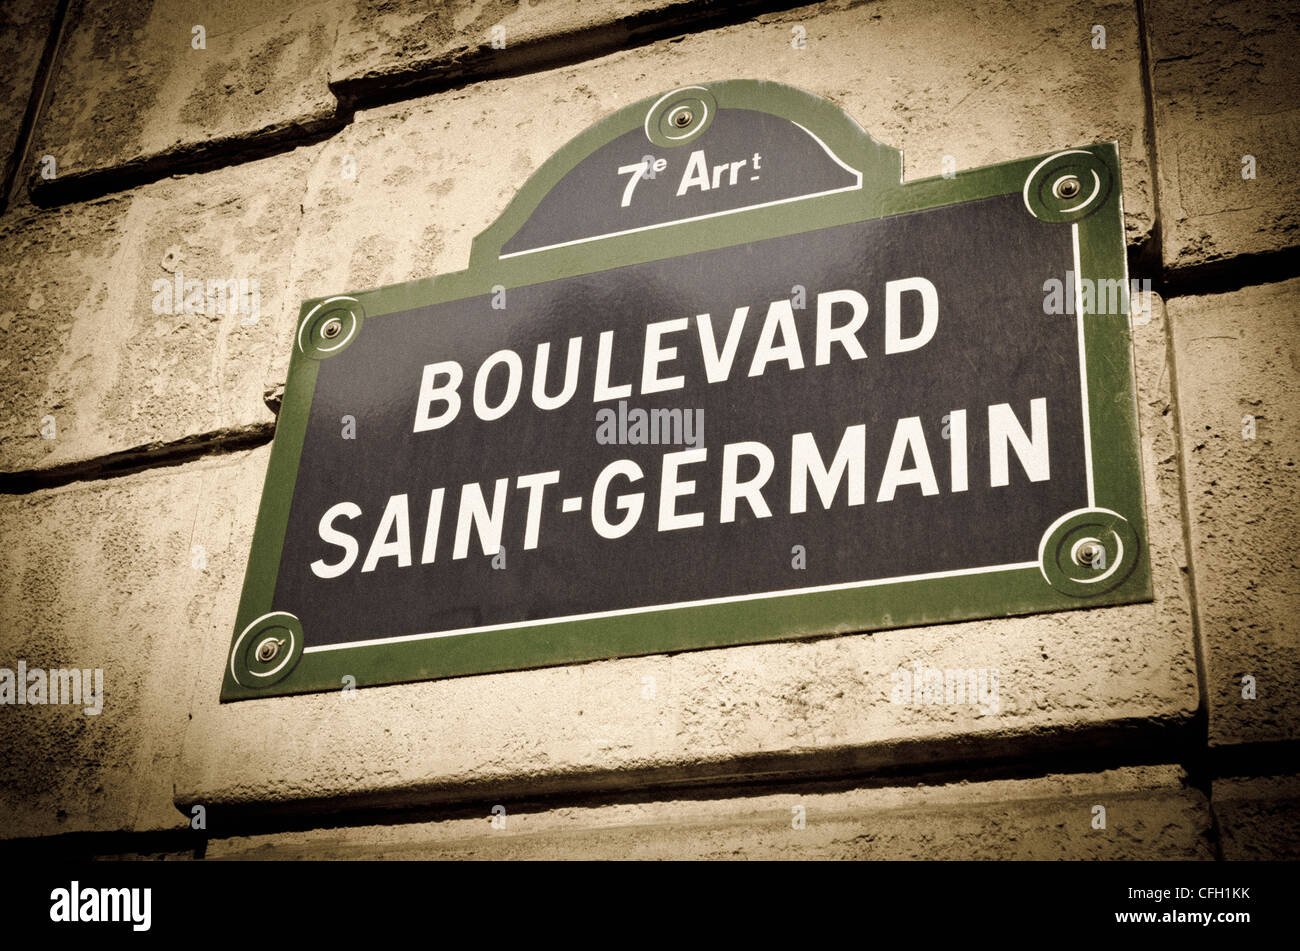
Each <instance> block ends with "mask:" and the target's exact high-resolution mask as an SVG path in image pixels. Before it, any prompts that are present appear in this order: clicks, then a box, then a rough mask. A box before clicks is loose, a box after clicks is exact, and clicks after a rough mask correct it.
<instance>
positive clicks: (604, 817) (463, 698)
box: [0, 0, 1300, 859]
mask: <svg viewBox="0 0 1300 951" xmlns="http://www.w3.org/2000/svg"><path fill="white" fill-rule="evenodd" d="M200 27H201V28H202V29H201V30H200V29H198V28H200ZM1098 27H1101V28H1102V30H1101V31H1100V32H1099V31H1098V29H1097V28H1098ZM494 41H495V43H496V45H495V46H494ZM1298 47H1300V7H1298V6H1297V5H1296V4H1292V3H1271V2H1267V0H1250V2H1245V0H1235V2H1227V3H1215V4H1207V3H1201V2H1195V0H1114V2H1101V3H1084V2H1075V0H1047V2H1043V3H1037V4H1026V5H1022V6H1012V5H1010V4H1007V3H1004V2H999V0H974V2H955V0H874V2H856V0H831V2H825V3H818V4H812V5H808V6H795V5H791V4H786V3H774V2H767V3H763V2H750V3H735V4H717V3H705V2H700V0H632V2H615V0H596V2H582V3H579V2H578V0H533V2H528V0H524V2H514V0H496V2H483V3H474V2H464V0H454V2H447V3H441V4H437V3H435V4H429V3H412V4H409V5H405V6H403V5H401V4H390V3H380V2H378V0H325V2H320V0H315V2H310V3H309V2H305V0H287V2H283V3H279V4H275V5H272V6H267V5H266V4H263V3H261V2H258V0H213V2H200V3H194V2H182V0H153V2H150V0H105V2H100V3H90V2H89V0H70V2H69V3H67V4H66V10H64V9H62V7H61V6H60V5H59V4H56V3H54V2H42V0H12V2H10V3H7V4H6V6H5V8H4V9H3V10H2V11H0V54H4V56H5V59H6V62H7V64H8V65H7V66H6V70H5V71H4V73H3V74H0V150H3V153H4V159H5V162H6V164H5V165H4V168H5V170H6V175H7V177H6V181H5V196H4V200H5V206H4V210H3V214H0V292H2V293H3V297H2V299H0V394H2V396H0V539H2V541H3V543H2V544H0V584H3V586H4V587H3V596H2V597H0V667H9V668H14V667H16V665H17V664H18V662H19V661H22V662H24V663H25V664H26V665H27V666H28V667H29V668H46V669H54V668H71V667H77V668H91V669H100V670H102V671H103V678H104V685H105V689H104V692H105V696H104V702H103V710H102V712H100V713H98V714H96V715H86V714H85V713H83V711H82V710H80V709H78V708H71V707H65V706H51V705H47V706H16V705H0V849H3V848H10V849H24V848H41V849H47V850H48V849H60V850H64V851H66V852H68V853H70V854H89V855H101V856H122V857H136V856H159V857H173V858H195V857H211V858H218V857H220V858H263V857H265V858H298V857H310V858H374V857H394V858H417V857H446V858H450V857H457V858H472V857H478V858H584V857H594V858H621V857H646V858H694V857H710V858H713V857H717V858H737V857H749V858H801V857H810V858H885V859H906V858H990V859H994V858H1080V859H1083V858H1102V859H1106V858H1123V859H1163V858H1194V859H1237V858H1297V857H1300V776H1297V774H1296V773H1295V763H1296V762H1300V758H1298V757H1297V755H1296V754H1297V751H1300V684H1298V678H1300V571H1298V570H1297V569H1298V568H1300V541H1298V539H1300V502H1298V501H1297V499H1298V496H1300V493H1298V492H1297V480H1298V478H1300V477H1298V475H1297V470H1296V465H1297V456H1298V455H1300V188H1297V186H1296V180H1297V173H1300V167H1297V166H1298V164H1300V163H1297V160H1296V158H1295V156H1296V154H1297V150H1298V149H1300V105H1297V103H1300V78H1298V77H1300V69H1297V68H1296V67H1297V66H1298V65H1300V53H1297V48H1298ZM731 78H751V79H765V80H774V81H778V82H782V83H786V84H789V85H793V86H797V87H799V88H802V89H805V90H807V91H809V92H812V93H814V94H817V95H819V96H822V97H825V98H826V99H829V100H830V101H832V102H834V103H835V104H836V105H838V106H839V107H840V108H842V109H843V110H844V111H845V112H846V113H847V114H848V115H849V116H851V117H852V118H853V119H854V120H856V121H857V122H858V123H860V124H861V125H862V126H863V127H864V128H865V129H867V130H868V131H869V132H870V133H871V134H872V135H873V136H875V138H877V139H878V140H880V141H882V142H885V143H887V144H888V145H890V146H893V147H895V148H898V149H901V150H902V152H903V167H904V175H905V177H906V178H907V179H908V180H911V179H915V178H923V177H928V176H932V175H936V174H939V173H940V172H941V170H942V169H943V168H944V163H945V161H950V162H951V163H953V164H955V167H956V168H957V169H966V168H974V167H978V166H981V165H987V164H993V163H998V162H1004V161H1008V160H1011V159H1016V158H1022V157H1025V156H1030V155H1034V154H1038V153H1048V152H1052V151H1056V150H1059V149H1063V148H1068V147H1071V146H1078V145H1083V144H1089V143H1093V142H1109V141H1115V142H1117V143H1118V145H1119V150H1120V156H1121V162H1122V170H1123V183H1124V193H1123V207H1124V212H1125V229H1126V235H1127V240H1128V245H1129V265H1130V271H1131V276H1133V277H1135V278H1139V279H1150V280H1151V281H1152V284H1153V288H1154V291H1153V293H1152V295H1151V297H1150V304H1151V306H1150V312H1149V320H1148V319H1146V318H1145V317H1143V318H1142V319H1141V320H1138V321H1135V324H1134V326H1133V347H1134V359H1135V367H1136V380H1137V388H1138V409H1139V422H1140V426H1141V432H1142V461H1143V471H1144V479H1145V488H1146V500H1147V517H1148V522H1149V528H1150V538H1149V543H1150V556H1151V564H1152V572H1153V578H1154V582H1153V583H1154V590H1155V599H1154V601H1153V602H1152V603H1149V604H1137V605H1126V606H1121V607H1111V608H1101V609H1094V610H1088V611H1072V612H1065V613H1060V614H1048V615H1037V616H1031V617H1020V618H1006V619H997V620H988V621H976V622H964V623H957V624H946V625H940V626H934V627H921V628H908V629H900V630H891V631H882V632H875V633H873V634H859V635H848V636H842V637H833V638H825V639H819V640H813V641H804V642H785V643H768V644H758V645H751V646H743V647H733V648H726V649H715V650H704V651H694V652H687V653H679V654H673V655H654V656H648V657H638V658H625V659H618V660H609V661H600V662H595V663H588V664H581V665H572V666H567V667H553V668H547V669H541V670H530V671H518V672H510V673H500V674H489V675H480V676H475V677H465V678H459V679H453V680H444V681H433V682H427V683H420V684H411V685H402V686H392V687H374V688H365V689H363V690H360V691H358V692H357V693H356V694H355V695H354V696H352V697H350V698H348V697H344V696H343V695H341V694H337V695H336V694H315V695H307V696H298V697H281V698H267V699H259V700H255V701H251V702H246V703H237V704H226V705H222V704H220V703H218V691H219V687H220V682H221V675H222V668H223V665H224V662H225V660H226V656H227V650H228V648H229V644H230V636H231V632H232V627H233V625H234V619H235V611H236V607H237V602H238V598H239V592H240V588H241V586H242V583H243V579H244V570H245V566H246V563H247V557H248V552H249V548H250V544H251V536H252V529H253V523H254V519H255V516H256V511H257V505H258V500H259V496H260V493H261V489H262V483H263V479H264V476H265V472H266V466H267V460H268V458H269V446H270V441H271V438H272V436H273V434H274V429H275V420H276V412H277V410H278V408H279V400H280V395H281V393H282V392H283V387H284V383H285V375H286V372H287V368H288V358H289V354H290V348H291V340H292V336H293V333H294V329H295V326H296V322H297V315H298V304H299V302H300V301H302V300H303V299H306V298H309V297H319V296H322V295H325V294H329V293H335V292H342V291H346V290H350V289H359V288H369V287H376V286H379V285H383V284H388V283H394V282H400V281H407V280H411V279H414V278H419V277H426V276H430V275H433V274H437V273H445V272H450V271H456V270H461V269H463V268H464V267H465V266H466V264H467V261H468V257H469V249H470V242H471V241H472V239H473V238H474V236H475V235H476V234H478V233H479V232H480V231H482V230H483V229H484V228H486V227H487V226H488V225H489V224H490V223H491V222H492V221H493V220H494V219H495V218H496V217H497V216H498V215H499V214H500V213H501V212H502V210H503V209H504V208H505V206H506V204H507V203H508V201H509V200H510V198H511V197H512V196H513V195H514V194H515V193H516V191H517V190H518V189H519V188H520V187H521V186H522V185H523V183H524V182H525V180H526V179H527V178H528V176H529V175H530V174H531V173H532V172H533V171H534V170H535V169H536V168H537V167H538V166H539V165H540V164H541V163H542V162H543V161H544V160H545V159H546V158H547V157H548V156H550V155H551V154H552V153H553V152H554V151H556V150H557V149H558V148H559V147H561V146H562V145H563V144H564V143H565V142H567V141H568V140H569V139H570V138H572V137H573V136H574V135H576V134H577V133H578V132H580V131H581V130H582V129H584V128H586V127H587V126H589V125H591V124H592V123H594V122H596V121H598V120H599V119H601V118H603V117H604V116H606V115H608V114H610V113H612V112H614V111H616V110H617V109H619V108H621V107H623V106H626V105H628V104H630V103H632V102H635V101H637V100H639V99H642V98H644V97H646V96H648V95H651V94H653V93H656V92H663V91H667V90H670V89H673V88H675V87H678V86H682V85H686V84H690V83H698V82H708V81H710V80H721V79H731ZM1248 157H1250V158H1249V159H1248ZM177 273H181V274H183V275H185V276H187V277H196V278H202V279H208V278H223V279H224V278H234V279H235V280H237V281H239V280H243V281H247V282H249V285H250V286H251V287H255V288H256V290H257V293H256V297H255V298H254V300H255V301H256V307H255V308H250V312H248V313H224V314H185V313H180V314H174V313H170V312H164V313H159V312H158V310H159V308H158V307H156V306H155V304H156V302H155V291H154V282H155V281H157V280H159V279H165V280H171V279H173V278H174V277H175V275H176V274H177ZM918 663H919V664H923V665H926V666H929V667H937V668H977V669H993V670H997V671H998V680H999V703H998V706H997V709H996V710H988V709H981V708H980V707H979V706H975V705H967V706H958V705H953V706H945V705H928V704H927V705H922V706H913V705H908V704H896V703H892V702H891V698H890V693H891V688H892V686H893V681H892V680H891V677H890V675H891V673H893V672H894V671H895V670H897V669H898V668H900V667H910V666H911V665H913V664H918ZM1099 809H1100V811H1099ZM1103 817H1104V822H1103V821H1101V820H1102V818H1103ZM494 820H495V821H494Z"/></svg>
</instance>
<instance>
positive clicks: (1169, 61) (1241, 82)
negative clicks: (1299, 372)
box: [1146, 0, 1300, 269]
mask: <svg viewBox="0 0 1300 951" xmlns="http://www.w3.org/2000/svg"><path fill="white" fill-rule="evenodd" d="M1146 22H1147V28H1148V33H1149V42H1150V47H1151V60H1152V67H1151V69H1152V79H1153V86H1154V90H1155V102H1154V110H1155V133H1156V155H1157V162H1158V165H1159V179H1160V185H1159V188H1160V202H1159V204H1160V218H1161V230H1162V238H1163V241H1162V243H1163V245H1164V248H1163V255H1164V263H1165V266H1166V267H1167V268H1173V269H1181V268H1189V267H1194V266H1197V265H1206V264H1213V263H1216V262H1221V261H1223V260H1224V259H1226V258H1230V257H1233V256H1234V255H1240V254H1258V253H1263V252H1268V251H1275V250H1277V249H1279V248H1286V247H1289V246H1292V245H1294V244H1295V243H1296V240H1297V235H1298V234H1300V206H1297V203H1296V200H1295V195H1296V184H1295V183H1296V174H1297V164H1296V158H1295V157H1296V154H1297V153H1298V152H1300V108H1297V107H1296V103H1297V102H1298V101H1300V71H1297V70H1296V49H1297V46H1300V9H1298V8H1297V7H1296V6H1295V4H1289V3H1269V2H1268V0H1228V2H1224V3H1201V2H1198V0H1151V2H1149V3H1148V4H1147V6H1146ZM1247 155H1252V156H1254V158H1255V163H1256V174H1257V177H1256V178H1254V179H1253V180H1252V179H1246V178H1243V177H1242V172H1243V157H1244V156H1247Z"/></svg>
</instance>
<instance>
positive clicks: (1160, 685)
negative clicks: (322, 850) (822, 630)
mask: <svg viewBox="0 0 1300 951" xmlns="http://www.w3.org/2000/svg"><path fill="white" fill-rule="evenodd" d="M1136 351H1137V371H1138V380H1139V387H1140V409H1141V422H1142V431H1143V459H1144V465H1145V479H1146V487H1147V510H1148V518H1149V520H1150V539H1149V540H1150V545H1151V553H1152V564H1153V572H1154V579H1155V592H1156V600H1155V602H1154V603H1152V604H1137V605H1127V606H1123V607H1115V608H1105V609H1097V610H1092V611H1070V612H1064V613H1060V614H1046V615H1037V616H1033V617H1025V618H1008V619H1004V620H997V621H979V622H970V623H962V624H949V625H941V626H935V627H925V628H911V629H902V630H893V631H882V632H877V633H875V634H862V635H849V636H843V637H834V638H827V639H823V640H817V641H809V642H793V643H770V644H759V645H749V646H744V647H735V648H728V649H717V650H704V651H694V652H688V653H681V654H676V655H667V656H665V655H655V656H649V657H639V658H622V659H618V660H609V661H600V662H595V663H589V664H582V665H574V666H568V667H555V668H548V669H543V670H530V671H515V672H508V673H499V674H487V675H480V676H475V677H464V678H457V679H452V680H443V681H434V682H426V683H419V684H409V685H401V686H392V687H372V688H366V689H363V690H360V691H357V692H356V693H355V694H353V695H350V696H345V695H343V694H341V693H340V694H315V695H307V696H299V697H281V698H267V699H259V700H253V701H247V702H243V703H234V704H225V705H222V704H219V703H217V700H216V686H215V685H217V684H218V683H219V682H220V680H221V674H222V669H223V666H224V664H225V662H226V652H227V649H228V645H229V638H230V630H229V623H230V621H231V617H232V612H233V605H225V604H219V603H217V602H214V605H216V606H215V609H214V611H213V613H212V615H211V617H210V618H208V619H207V620H206V621H198V622H196V623H198V624H201V625H202V630H203V632H204V633H203V640H204V644H205V652H204V656H203V661H202V665H201V668H200V674H199V676H200V682H201V683H206V684H212V685H213V688H212V690H211V692H207V691H204V690H200V691H199V692H198V693H197V694H196V699H195V704H194V708H193V719H192V721H191V722H190V725H189V730H188V733H187V735H186V738H185V751H184V757H183V760H182V764H181V768H180V770H179V772H178V774H177V777H176V794H177V802H178V804H181V805H182V806H185V807H188V806H189V805H191V804H194V803H203V804H207V805H209V806H222V807H228V806H237V807H250V808H266V809H280V808H286V807H290V808H292V807H293V805H294V804H295V803H297V804H298V805H303V803H302V800H307V799H312V800H321V801H324V802H325V803H326V804H327V805H326V808H337V807H339V806H340V805H344V804H350V805H354V806H361V805H376V804H383V805H390V804H411V803H426V802H436V801H443V800H449V799H457V798H465V797H467V796H477V795H480V794H481V795H490V794H494V795H507V794H509V795H534V794H540V793H542V792H544V791H557V790H567V791H573V790H584V789H596V788H629V787H630V786H632V785H636V784H638V783H673V782H701V781H715V780H719V779H726V778H729V777H733V776H738V775H749V776H763V775H777V774H789V773H798V772H801V771H807V772H818V771H821V772H833V771H835V770H845V769H872V768H877V767H882V766H897V765H903V764H915V763H924V762H940V761H945V760H947V761H952V760H963V759H967V758H969V757H971V756H972V755H975V754H976V753H977V752H980V751H982V752H983V753H984V754H986V755H989V754H992V755H1017V754H1023V753H1026V752H1028V751H1030V750H1033V749H1041V748H1043V747H1042V744H1047V745H1050V746H1053V747H1057V748H1063V746H1062V744H1065V743H1068V742H1069V737H1070V736H1071V735H1072V734H1076V733H1078V732H1079V731H1087V730H1089V729H1102V728H1106V727H1109V728H1111V729H1112V730H1114V731H1115V735H1114V736H1113V737H1110V738H1108V740H1107V742H1114V743H1119V744H1122V743H1124V742H1125V739H1123V738H1121V737H1120V734H1122V733H1124V731H1126V730H1128V729H1129V727H1130V726H1131V725H1132V724H1133V723H1134V722H1136V721H1143V722H1147V723H1151V724H1155V725H1157V726H1159V725H1164V726H1177V725H1179V724H1183V723H1186V722H1187V721H1188V720H1189V719H1190V717H1191V716H1192V714H1193V712H1194V711H1195V709H1196V706H1197V702H1198V699H1197V692H1196V674H1195V659H1194V647H1193V637H1192V622H1191V611H1190V603H1189V597H1188V595H1187V593H1186V591H1185V581H1184V575H1185V562H1184V557H1183V551H1182V533H1181V527H1180V524H1179V507H1180V502H1179V496H1180V492H1179V480H1178V460H1177V452H1176V450H1175V441H1174V433H1173V420H1172V415H1171V414H1170V413H1169V396H1168V390H1167V387H1168V373H1167V368H1166V366H1165V357H1166V347H1165V337H1164V326H1163V316H1162V309H1161V307H1160V306H1159V301H1156V302H1155V306H1154V307H1153V308H1152V319H1151V321H1150V322H1149V323H1147V324H1145V325H1142V326H1139V327H1138V328H1137V331H1136ZM248 504H249V505H252V504H253V500H252V499H251V498H250V500H249V502H248ZM916 662H920V663H923V664H926V665H929V666H933V667H941V668H949V667H952V668H972V667H974V668H981V667H983V668H996V669H997V670H998V671H999V678H1000V687H999V690H1000V697H999V710H998V711H997V712H996V713H994V712H991V711H981V710H980V708H979V707H978V706H960V707H953V706H933V705H927V706H923V707H913V706H910V705H896V704H893V703H891V702H890V689H891V686H892V682H891V680H890V674H891V673H892V672H893V671H895V670H897V669H898V668H899V667H901V666H908V665H911V664H913V663H916ZM646 677H652V678H654V683H655V691H654V696H653V697H652V698H646V697H645V696H644V695H643V690H644V678H646ZM430 711H436V715H434V714H431V713H430ZM1044 737H1047V738H1048V739H1044ZM1132 742H1138V740H1137V739H1136V738H1134V739H1133V740H1132ZM1036 743H1037V744H1040V745H1038V746H1035V744H1036ZM489 791H490V792H489Z"/></svg>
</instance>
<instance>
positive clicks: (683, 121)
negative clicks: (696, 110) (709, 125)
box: [673, 109, 695, 129]
mask: <svg viewBox="0 0 1300 951" xmlns="http://www.w3.org/2000/svg"><path fill="white" fill-rule="evenodd" d="M694 119H695V116H694V115H693V114H692V113H691V110H689V109H682V110H681V111H680V112H677V113H676V114H674V115H673V125H675V126H677V128H679V129H685V128H686V127H687V126H688V125H690V124H691V122H692V121H693V120H694Z"/></svg>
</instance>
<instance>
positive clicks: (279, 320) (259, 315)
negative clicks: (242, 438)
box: [0, 148, 316, 473]
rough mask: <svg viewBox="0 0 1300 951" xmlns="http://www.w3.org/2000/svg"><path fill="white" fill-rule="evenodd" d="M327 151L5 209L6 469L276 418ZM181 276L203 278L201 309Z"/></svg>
mask: <svg viewBox="0 0 1300 951" xmlns="http://www.w3.org/2000/svg"><path fill="white" fill-rule="evenodd" d="M315 152H316V149H315V148H305V149H298V150H295V151H293V152H288V153H285V154H282V155H277V156H273V157H270V158H266V159H262V160H259V161H256V162H249V163H246V164H243V165H238V166H232V167H230V168H225V169H220V170H217V171H213V172H209V173H207V174H205V175H202V176H197V177H196V176H182V177H178V178H170V179H166V180H164V181H160V182H156V183H154V184H151V185H147V186H144V187H141V188H138V189H135V190H133V191H130V192H125V193H122V194H119V195H112V196H108V197H105V198H101V199H96V200H94V201H90V202H85V203H79V204H75V205H69V206H65V207H60V208H55V209H50V210H46V211H39V210H37V209H33V208H30V207H29V208H25V209H15V211H14V213H13V214H11V215H10V216H8V217H7V218H6V219H4V220H3V222H0V242H3V244H4V247H5V251H6V253H5V255H4V256H3V258H0V284H3V285H4V286H6V287H9V288H13V289H14V292H13V293H11V294H10V295H9V297H8V299H7V301H6V302H5V303H4V304H0V307H3V308H4V310H3V312H0V374H3V377H4V379H5V381H6V387H5V396H4V401H3V404H2V405H0V471H3V472H6V473H14V472H19V471H23V470H51V469H57V468H59V467H67V466H78V465H82V464H86V463H87V462H88V461H91V460H95V459H96V458H97V457H102V456H109V455H112V454H115V453H122V452H125V451H128V450H136V449H141V448H149V447H157V446H160V445H163V446H165V445H167V444H172V443H178V442H181V441H186V440H198V441H202V440H207V439H211V438H213V437H214V436H215V435H218V434H223V433H225V434H230V433H232V432H236V431H239V430H243V429H247V428H248V427H258V426H261V427H265V426H269V425H270V424H271V422H272V420H273V416H272V414H271V411H270V410H269V409H268V408H267V406H266V404H265V403H264V401H263V388H264V385H265V381H266V370H267V367H268V366H269V365H270V363H271V359H272V350H273V349H285V347H286V346H287V344H286V343H284V341H287V339H288V337H289V336H291V334H292V330H291V328H292V327H293V326H294V324H295V323H296V321H297V316H298V303H299V302H298V301H297V300H288V299H287V298H286V297H285V287H286V284H287V282H288V279H289V273H290V258H291V255H292V253H293V249H292V237H293V236H294V235H295V234H297V230H298V224H299V222H300V220H301V217H302V211H301V199H302V194H303V190H304V185H303V179H304V177H305V174H306V170H307V169H308V168H309V167H310V164H311V161H312V158H313V156H314V154H315ZM178 276H179V277H181V278H182V279H183V280H184V281H195V280H197V281H202V282H204V284H203V291H202V293H201V294H200V295H198V296H197V297H195V298H192V299H190V303H191V304H192V305H193V306H191V307H190V308H189V310H190V311H191V312H189V313H186V312H185V310H186V307H185V304H186V300H185V299H184V298H185V296H186V295H185V294H182V295H180V297H179V298H178V296H177V295H176V294H175V292H174V291H175V286H176V279H177V277H178ZM232 278H233V279H235V280H236V282H237V284H236V286H235V288H234V290H235V291H241V288H240V286H239V285H238V282H239V281H243V282H244V284H243V288H242V290H243V291H246V292H247V293H242V292H241V293H230V290H231V289H230V288H229V286H228V285H226V284H225V283H224V282H225V281H226V280H227V279H232ZM159 281H161V282H162V284H161V285H158V286H157V287H155V282H159ZM209 281H211V282H214V283H213V286H212V290H213V292H214V293H213V294H212V295H211V297H209V296H208V293H207V292H208V283H207V282H209ZM164 286H165V287H166V288H167V290H166V291H164V289H163V288H164ZM254 290H256V294H253V291H254ZM254 305H256V306H254ZM176 310H179V311H180V312H179V313H174V312H173V311H176ZM277 324H283V325H284V326H283V329H282V330H280V329H277V326H276V325H277ZM51 420H52V422H51ZM51 435H52V437H53V438H50V436H51Z"/></svg>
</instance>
